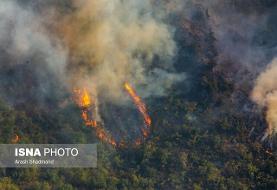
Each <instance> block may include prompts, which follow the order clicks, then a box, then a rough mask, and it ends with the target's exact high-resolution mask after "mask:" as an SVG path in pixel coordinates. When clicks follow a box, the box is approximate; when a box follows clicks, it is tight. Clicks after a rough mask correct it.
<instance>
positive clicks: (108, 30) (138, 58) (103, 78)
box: [58, 0, 184, 102]
mask: <svg viewBox="0 0 277 190" xmlns="http://www.w3.org/2000/svg"><path fill="white" fill-rule="evenodd" d="M73 7H74V8H73V11H71V12H69V13H68V14H67V15H62V22H61V24H60V25H59V26H58V28H59V32H60V34H61V35H62V36H63V40H64V42H65V44H66V45H67V47H68V48H69V51H70V61H69V62H70V64H69V70H70V72H69V73H70V74H71V76H70V77H71V79H73V82H72V83H73V84H74V85H76V86H80V85H87V86H89V87H90V89H91V90H92V91H95V90H97V91H98V93H102V94H103V95H104V96H105V97H106V98H107V99H108V100H110V101H113V102H120V101H121V100H122V99H123V98H124V97H126V94H125V95H124V91H123V84H124V82H125V81H129V82H130V83H132V84H133V85H134V86H135V87H136V89H138V91H139V94H140V95H142V96H143V97H148V96H153V95H155V96H163V95H166V92H167V90H168V89H169V88H170V87H171V86H172V84H174V83H175V82H177V81H181V80H183V79H184V75H183V74H176V72H175V71H174V67H173V64H172V63H173V62H172V58H173V57H174V55H175V52H176V45H175V42H174V40H173V32H174V31H173V30H172V29H171V28H172V27H171V26H169V25H167V24H165V22H164V20H165V15H162V14H160V13H158V12H157V14H156V12H155V11H154V10H155V9H154V7H153V4H151V2H150V1H147V0H142V1H136V0H131V1H121V0H98V1H88V0H83V1H74V4H73Z"/></svg>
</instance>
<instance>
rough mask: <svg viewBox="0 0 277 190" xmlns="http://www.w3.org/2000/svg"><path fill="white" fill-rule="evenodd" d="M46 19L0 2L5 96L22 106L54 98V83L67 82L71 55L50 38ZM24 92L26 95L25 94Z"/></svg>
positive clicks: (29, 10)
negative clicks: (30, 99) (30, 97)
mask: <svg viewBox="0 0 277 190" xmlns="http://www.w3.org/2000/svg"><path fill="white" fill-rule="evenodd" d="M43 22H44V18H42V17H40V16H39V15H37V14H36V13H34V12H33V11H32V9H31V7H30V8H27V9H26V8H22V7H21V6H19V5H18V4H17V3H16V1H8V0H3V1H1V2H0V49H1V53H0V65H1V70H2V71H1V72H4V73H2V74H1V81H0V84H1V85H0V88H1V96H2V97H3V98H5V99H8V100H9V101H11V103H20V102H22V101H25V100H26V96H32V98H33V100H36V99H37V101H38V102H42V101H44V100H45V98H46V97H47V96H51V90H50V88H51V80H54V79H55V80H56V82H55V83H59V81H63V80H64V76H65V75H64V72H65V67H66V62H67V61H66V60H67V53H66V50H65V48H63V47H62V46H61V43H60V42H59V40H58V39H57V38H55V37H53V36H51V35H49V33H48V31H47V30H46V28H45V27H44V26H43ZM21 91H22V92H21Z"/></svg>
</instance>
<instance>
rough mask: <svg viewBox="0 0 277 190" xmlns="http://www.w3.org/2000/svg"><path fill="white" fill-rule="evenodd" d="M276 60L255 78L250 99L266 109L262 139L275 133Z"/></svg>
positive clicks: (276, 106) (276, 120)
mask: <svg viewBox="0 0 277 190" xmlns="http://www.w3.org/2000/svg"><path fill="white" fill-rule="evenodd" d="M276 81H277V58H275V59H273V61H272V62H271V63H270V64H269V65H268V67H267V68H266V70H265V71H264V72H262V73H261V74H260V76H259V77H258V78H257V81H256V85H255V87H254V89H253V92H252V99H253V101H255V102H256V103H257V104H258V105H259V106H260V107H262V108H265V109H266V121H267V123H268V128H267V131H266V134H265V136H264V138H266V137H268V136H269V137H272V135H274V134H276V132H277V82H276Z"/></svg>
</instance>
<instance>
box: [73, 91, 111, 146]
mask: <svg viewBox="0 0 277 190" xmlns="http://www.w3.org/2000/svg"><path fill="white" fill-rule="evenodd" d="M74 92H75V97H76V98H75V99H76V103H77V105H78V106H79V107H80V108H81V111H82V114H81V117H82V119H83V121H84V122H85V125H86V126H87V127H93V128H95V130H96V136H97V137H98V138H99V139H100V140H102V141H105V142H108V143H109V144H111V145H113V146H116V142H115V140H114V139H113V138H112V137H111V136H109V135H108V134H107V133H106V131H105V130H104V129H103V127H102V126H101V124H100V123H99V122H97V121H96V120H95V119H93V115H90V109H92V107H95V106H96V105H95V101H93V100H92V99H91V96H90V94H89V92H88V90H87V89H86V88H83V90H80V89H77V90H74Z"/></svg>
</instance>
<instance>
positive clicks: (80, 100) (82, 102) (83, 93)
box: [74, 82, 152, 147]
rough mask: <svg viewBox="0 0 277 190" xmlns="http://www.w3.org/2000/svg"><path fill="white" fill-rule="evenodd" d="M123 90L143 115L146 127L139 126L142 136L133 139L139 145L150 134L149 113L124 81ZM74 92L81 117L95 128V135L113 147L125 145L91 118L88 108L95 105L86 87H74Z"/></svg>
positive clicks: (89, 125) (88, 125) (100, 123)
mask: <svg viewBox="0 0 277 190" xmlns="http://www.w3.org/2000/svg"><path fill="white" fill-rule="evenodd" d="M123 87H124V90H125V91H126V92H127V93H128V95H129V96H130V97H131V99H132V101H133V102H134V104H135V105H136V107H137V109H138V111H139V112H140V113H141V115H142V117H143V121H144V124H145V126H146V127H143V128H141V132H142V135H143V138H141V137H138V138H137V139H135V140H134V145H136V146H137V145H140V144H141V143H142V142H143V139H145V138H147V137H148V136H149V134H150V126H151V122H152V121H151V118H150V116H149V114H148V113H147V109H146V106H145V104H144V102H143V101H142V100H141V98H140V97H139V96H138V95H137V93H136V92H135V90H134V89H133V87H132V86H131V85H130V84H129V83H127V82H125V83H124V86H123ZM74 94H75V101H76V103H77V105H78V106H79V107H80V109H81V112H82V113H81V117H82V119H83V121H84V123H85V125H86V126H87V127H92V128H94V129H95V132H96V135H97V137H98V138H99V139H100V140H102V141H104V142H107V143H109V144H111V145H113V146H115V147H125V145H126V143H125V142H124V141H120V142H117V141H115V140H114V138H113V137H112V136H111V135H110V134H108V133H107V132H106V130H105V129H104V127H103V123H102V122H100V121H97V120H95V119H94V118H93V115H92V116H91V115H90V114H92V113H90V109H91V108H92V107H93V106H96V105H95V101H94V100H93V99H92V97H91V96H90V94H89V92H88V90H87V89H86V88H83V89H82V90H80V89H77V90H76V89H75V90H74Z"/></svg>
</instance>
